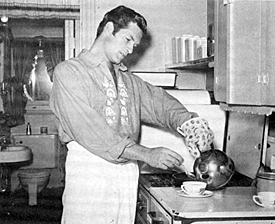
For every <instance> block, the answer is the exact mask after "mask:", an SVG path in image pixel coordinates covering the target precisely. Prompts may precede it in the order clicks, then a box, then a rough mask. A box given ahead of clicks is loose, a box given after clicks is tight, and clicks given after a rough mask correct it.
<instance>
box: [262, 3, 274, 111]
mask: <svg viewBox="0 0 275 224" xmlns="http://www.w3.org/2000/svg"><path fill="white" fill-rule="evenodd" d="M264 3H265V4H263V7H262V8H263V10H264V12H263V15H264V16H265V17H264V19H263V21H264V22H265V24H264V27H263V28H264V29H265V35H266V37H265V38H264V39H263V41H262V45H264V46H265V48H266V55H265V59H264V60H262V63H265V68H266V69H265V71H263V72H262V77H263V84H262V86H263V94H264V101H263V104H264V105H273V106H274V105H275V97H274V95H275V26H274V24H275V2H274V1H266V2H264Z"/></svg>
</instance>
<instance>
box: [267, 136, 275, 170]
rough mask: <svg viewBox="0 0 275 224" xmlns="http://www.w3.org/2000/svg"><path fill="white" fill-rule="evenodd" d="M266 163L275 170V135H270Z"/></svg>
mask: <svg viewBox="0 0 275 224" xmlns="http://www.w3.org/2000/svg"><path fill="white" fill-rule="evenodd" d="M265 165H266V166H267V167H270V169H271V170H272V171H275V137H272V136H268V138H267V148H266V159H265Z"/></svg>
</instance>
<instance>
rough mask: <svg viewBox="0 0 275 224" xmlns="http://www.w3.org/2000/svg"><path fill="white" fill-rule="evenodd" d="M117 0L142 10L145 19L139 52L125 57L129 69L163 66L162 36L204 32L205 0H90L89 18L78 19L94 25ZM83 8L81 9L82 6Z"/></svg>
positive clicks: (164, 49)
mask: <svg viewBox="0 0 275 224" xmlns="http://www.w3.org/2000/svg"><path fill="white" fill-rule="evenodd" d="M84 2H85V1H84ZM83 4H84V3H83ZM120 4H123V5H125V6H128V7H131V8H133V9H134V10H135V11H137V12H139V13H140V14H142V15H143V16H144V17H145V18H146V20H147V23H148V32H149V34H150V37H149V38H146V41H145V42H144V43H143V44H142V45H141V49H139V51H138V53H139V54H138V55H137V54H133V55H132V56H131V57H129V59H128V60H127V61H126V64H127V65H130V68H131V69H132V70H142V71H148V70H150V71H152V70H158V71H161V70H164V67H165V60H166V59H165V58H166V54H165V52H166V47H165V42H166V40H169V41H170V39H171V38H172V37H174V36H179V35H182V34H196V35H199V36H206V32H207V16H206V15H207V10H206V6H207V1H205V0H169V1H164V0H150V1H148V0H140V1H134V0H131V1H129V0H127V1H126V0H120V1H113V0H105V1H100V0H94V2H93V6H94V7H95V10H94V11H93V12H90V15H91V17H92V18H85V20H86V21H82V23H84V22H87V19H88V20H93V21H92V22H91V24H95V26H96V27H97V25H98V24H99V22H100V21H101V20H102V18H103V15H104V14H105V13H106V12H107V11H109V10H111V9H112V8H114V7H116V6H118V5H120ZM83 8H84V10H85V7H83ZM87 10H89V9H87ZM95 30H96V29H95ZM84 32H85V31H84ZM83 35H89V36H90V37H91V38H92V39H94V36H95V34H92V33H90V34H85V33H84V34H83ZM86 47H89V46H86ZM143 49H146V50H143ZM140 56H141V57H140ZM138 59H139V60H138Z"/></svg>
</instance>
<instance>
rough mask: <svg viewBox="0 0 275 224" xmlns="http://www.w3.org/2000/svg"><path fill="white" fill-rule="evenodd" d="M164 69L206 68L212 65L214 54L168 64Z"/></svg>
mask: <svg viewBox="0 0 275 224" xmlns="http://www.w3.org/2000/svg"><path fill="white" fill-rule="evenodd" d="M165 67H166V69H208V68H213V67H214V56H211V57H208V58H201V59H197V60H194V61H188V62H183V63H177V64H169V65H166V66H165Z"/></svg>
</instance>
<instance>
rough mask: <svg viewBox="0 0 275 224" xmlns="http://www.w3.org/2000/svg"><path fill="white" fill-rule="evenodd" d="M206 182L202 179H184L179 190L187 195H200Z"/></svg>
mask: <svg viewBox="0 0 275 224" xmlns="http://www.w3.org/2000/svg"><path fill="white" fill-rule="evenodd" d="M206 185H207V183H205V182H203V181H185V182H183V183H182V185H181V190H182V191H183V192H184V193H185V194H188V195H201V194H202V193H203V192H204V191H205V188H206Z"/></svg>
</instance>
